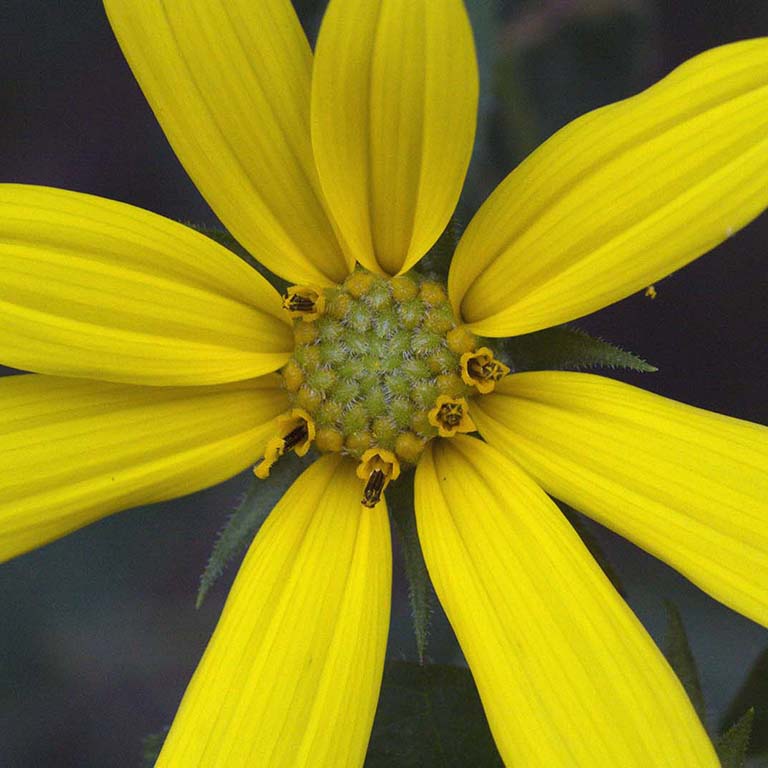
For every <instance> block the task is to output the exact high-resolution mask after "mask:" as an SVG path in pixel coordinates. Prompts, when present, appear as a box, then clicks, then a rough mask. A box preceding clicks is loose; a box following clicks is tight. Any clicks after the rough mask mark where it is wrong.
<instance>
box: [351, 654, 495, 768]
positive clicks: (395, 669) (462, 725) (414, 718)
mask: <svg viewBox="0 0 768 768" xmlns="http://www.w3.org/2000/svg"><path fill="white" fill-rule="evenodd" d="M438 766H439V768H467V767H468V766H471V767H472V768H503V763H502V761H501V758H500V757H499V754H498V752H497V751H496V746H495V745H494V743H493V738H492V737H491V733H490V730H489V729H488V723H487V721H486V719H485V713H484V712H483V707H482V705H481V703H480V697H479V696H478V694H477V689H476V688H475V683H474V681H473V680H472V676H471V675H470V673H469V670H468V669H466V668H463V667H450V666H442V665H428V666H420V665H418V664H414V663H408V662H403V661H389V662H387V664H386V666H385V668H384V681H383V684H382V689H381V697H380V699H379V706H378V709H377V711H376V719H375V721H374V723H373V732H372V734H371V741H370V744H369V747H368V755H367V757H366V760H365V768H437V767H438Z"/></svg>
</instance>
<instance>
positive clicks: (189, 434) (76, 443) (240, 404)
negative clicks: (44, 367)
mask: <svg viewBox="0 0 768 768" xmlns="http://www.w3.org/2000/svg"><path fill="white" fill-rule="evenodd" d="M286 404H287V403H286V398H285V394H284V393H283V392H282V390H281V389H280V388H279V381H278V379H277V377H276V376H266V377H262V378H260V379H255V380H253V381H244V382H238V383H236V384H225V385H221V386H216V387H136V386H131V385H125V384H110V383H106V382H100V381H83V380H80V379H62V378H57V377H55V376H35V375H21V376H8V377H5V378H2V379H0V467H2V469H1V470H0V561H2V560H7V559H8V558H10V557H13V556H15V555H18V554H20V553H22V552H26V551H27V550H29V549H32V548H34V547H37V546H40V545H42V544H45V543H46V542H48V541H50V540H51V539H55V538H57V537H59V536H63V535H64V534H65V533H69V532H70V531H74V530H76V529H77V528H81V527H82V526H84V525H87V524H88V523H91V522H93V521H94V520H98V519H99V518H101V517H104V516H105V515H108V514H111V513H112V512H118V511H120V510H123V509H128V508H130V507H135V506H138V505H140V504H149V503H152V502H155V501H162V500H164V499H171V498H175V497H176V496H184V495H186V494H188V493H192V492H193V491H198V490H200V489H201V488H206V487H208V486H210V485H214V484H216V483H219V482H221V481H222V480H226V479H227V478H228V477H231V476H232V475H234V474H236V473H238V472H240V471H241V470H243V469H245V468H246V467H247V466H248V465H249V464H250V463H252V462H253V461H255V459H256V457H258V455H259V450H260V448H261V447H262V446H263V444H264V441H265V440H266V439H267V438H268V437H269V436H270V434H271V425H270V423H269V422H270V420H271V419H273V418H274V417H275V416H276V415H277V414H279V413H280V412H281V411H282V410H284V409H285V407H286Z"/></svg>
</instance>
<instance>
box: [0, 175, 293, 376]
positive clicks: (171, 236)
mask: <svg viewBox="0 0 768 768" xmlns="http://www.w3.org/2000/svg"><path fill="white" fill-rule="evenodd" d="M0 316H2V322H0V362H1V363H3V364H5V365H10V366H12V367H14V368H20V369H23V370H28V371H35V372H37V373H48V374H54V375H62V376H75V377H86V378H93V379H104V380H106V381H119V382H126V383H131V384H153V385H187V384H218V383H222V382H227V381H238V380H241V379H247V378H251V377H254V376H260V375H262V374H265V373H269V372H270V371H274V370H276V369H277V368H279V367H280V366H281V365H282V364H284V363H285V362H286V361H287V359H288V357H289V355H290V351H289V350H291V348H292V336H291V332H290V328H289V326H288V325H287V324H286V321H287V318H286V317H284V313H283V312H282V310H281V309H280V297H279V296H278V294H277V292H276V291H275V290H274V289H273V288H272V287H271V286H270V285H269V283H267V281H266V280H264V278H263V277H261V275H259V274H258V272H256V271H255V270H254V269H252V268H250V267H248V266H247V265H246V264H245V263H244V262H243V261H241V260H240V259H238V258H237V257H236V256H235V255H234V254H232V253H230V252H229V251H227V250H226V249H225V248H222V247H221V246H220V245H218V244H217V243H215V242H213V240H210V239H209V238H207V237H204V236H203V235H201V234H199V233H197V232H195V231H193V230H191V229H189V228H188V227H184V226H182V225H181V224H177V223H176V222H173V221H170V220H169V219H165V218H163V217H162V216H157V215H156V214H153V213H149V212H148V211H143V210H141V209H140V208H134V207H133V206H130V205H125V204H123V203H116V202H113V201H111V200H105V199H104V198H100V197H93V196H92V195H83V194H80V193H77V192H67V191H64V190H60V189H51V188H48V187H34V186H26V185H17V184H0Z"/></svg>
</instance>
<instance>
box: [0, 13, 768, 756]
mask: <svg viewBox="0 0 768 768" xmlns="http://www.w3.org/2000/svg"><path fill="white" fill-rule="evenodd" d="M295 4H296V6H297V9H298V10H299V12H300V13H301V15H302V19H303V21H304V22H305V26H306V28H307V30H308V33H309V34H310V36H313V35H314V34H315V32H316V29H317V24H318V23H319V18H320V16H321V14H322V9H323V7H324V5H325V2H324V0H296V3H295ZM467 4H468V6H470V11H471V14H472V16H473V23H474V26H475V30H476V35H477V40H478V54H479V58H480V62H481V69H482V77H483V99H482V109H481V116H480V125H479V130H478V146H477V151H476V155H475V159H474V163H473V168H472V171H471V174H470V178H469V180H468V183H467V189H466V191H465V196H464V200H463V203H462V214H463V215H469V214H470V213H471V212H472V210H473V209H475V208H476V207H477V205H478V204H479V202H480V201H481V200H482V199H483V197H485V196H486V195H487V194H488V192H489V191H490V190H491V189H492V188H493V186H494V185H495V184H496V183H497V182H498V181H499V180H500V179H501V178H503V176H504V175H506V173H507V172H508V171H509V170H510V169H511V168H512V167H513V166H514V165H515V163H516V162H518V161H519V160H520V159H521V158H522V157H524V156H525V154H527V153H528V152H529V151H530V150H531V149H532V148H533V147H534V146H535V145H536V144H538V143H539V142H540V141H541V140H543V139H544V138H546V137H547V136H548V135H550V134H551V133H552V132H553V131H555V130H556V129H557V128H559V127H560V126H561V125H563V124H564V123H565V122H567V121H568V120H570V119H571V118H573V117H575V116H577V115H578V114H580V113H582V112H584V111H586V110H588V109H591V108H594V107H597V106H600V105H602V104H605V103H607V102H609V101H613V100H615V99H618V98H622V97H624V96H628V95H631V94H632V93H634V92H636V91H637V90H639V89H641V88H642V87H645V86H646V85H649V84H650V83H651V82H653V81H654V80H656V79H658V78H659V77H660V76H662V75H663V74H665V73H666V72H668V71H669V70H670V69H671V68H673V67H674V66H676V65H677V64H679V63H681V62H682V61H683V60H684V59H686V58H688V57H690V56H692V55H694V54H696V53H698V52H700V51H702V50H704V49H706V48H709V47H712V46H715V45H718V44H721V43H726V42H730V41H733V40H737V39H741V38H746V37H751V36H756V35H760V34H766V33H768V4H767V3H765V1H764V0H739V2H733V3H724V2H715V1H714V0H713V2H711V3H708V2H701V1H700V0H675V1H674V2H672V1H671V0H670V1H669V2H662V1H661V0H530V1H529V2H523V0H518V1H517V2H513V1H512V0H498V2H494V0H470V1H468V3H467ZM0 39H2V41H3V44H2V46H0V72H2V76H1V77H0V112H1V113H2V120H0V178H1V180H2V181H14V182H29V183H36V184H46V185H52V186H58V187H65V188H68V189H74V190H80V191H84V192H91V193H95V194H98V195H103V196H106V197H110V198H114V199H117V200H123V201H126V202H130V203H133V204H135V205H139V206H142V207H145V208H148V209H150V210H153V211H156V212H159V213H162V214H165V215H166V216H169V217H171V218H175V219H180V220H184V221H193V222H199V223H212V222H213V221H214V219H213V216H212V214H211V212H210V210H209V209H208V207H207V206H206V204H205V203H204V202H203V200H202V199H201V198H200V196H199V195H198V193H197V192H196V190H195V188H194V187H193V186H192V184H191V183H190V182H189V180H188V179H187V177H186V176H185V174H184V171H183V170H182V168H181V166H180V165H179V164H178V162H177V161H176V159H175V157H174V155H173V153H172V152H171V150H170V148H169V146H168V145H167V143H166V141H165V139H164V137H163V134H162V132H161V131H160V129H159V127H158V126H157V124H156V123H155V121H154V119H153V117H152V114H151V112H150V111H149V109H148V107H147V105H146V103H145V102H144V100H143V97H142V95H141V93H140V91H139V89H138V87H137V85H136V84H135V82H134V80H133V78H132V76H131V74H130V71H129V70H128V67H127V65H126V64H125V63H124V61H123V59H122V56H121V54H120V51H119V49H118V47H117V45H116V43H115V41H114V38H113V36H112V34H111V32H110V29H109V26H108V25H107V23H106V19H105V16H104V13H103V11H102V8H101V6H100V4H99V3H98V2H96V0H67V1H66V2H57V1H56V0H3V2H2V4H1V6H0ZM766 241H768V217H766V216H763V217H762V218H761V219H760V220H758V221H757V222H755V223H754V224H752V225H751V226H749V227H748V228H747V229H746V230H744V231H742V232H740V233H738V234H737V235H736V236H734V237H733V238H732V239H731V240H729V241H728V242H727V243H725V244H723V245H722V246H721V247H719V248H718V249H716V250H715V251H714V252H713V253H711V254H709V255H707V256H704V257H702V258H701V259H699V260H698V261H697V262H696V263H694V264H693V265H691V266H689V267H687V268H686V269H684V270H682V271H681V272H679V273H678V274H676V275H674V276H672V277H670V278H668V279H666V280H664V281H662V282H660V283H659V284H657V286H656V287H657V290H658V296H657V298H656V299H655V300H653V301H651V300H650V299H648V298H646V297H644V296H642V295H636V296H632V297H630V298H628V299H626V300H625V301H623V302H621V303H619V304H617V305H615V306H613V307H611V308H609V309H607V310H604V311H602V312H600V313H598V314H596V315H593V316H591V317H589V318H585V319H584V320H583V321H581V322H580V323H579V325H581V326H582V327H584V328H585V329H587V330H589V331H591V332H593V333H595V334H598V335H600V336H603V337H604V338H606V339H608V340H611V341H614V342H616V343H618V344H620V345H622V346H624V347H625V348H628V349H630V350H632V351H634V352H636V353H638V354H639V355H641V356H642V357H644V358H646V359H648V360H650V361H651V362H653V363H654V364H655V365H657V366H659V368H660V371H659V372H658V373H656V374H646V375H642V376H639V375H623V374H620V373H618V374H616V375H617V376H618V377H620V378H624V379H625V380H628V381H632V382H633V383H639V384H641V385H642V386H644V387H646V388H648V389H651V390H653V391H656V392H659V393H661V394H664V395H666V396H669V397H673V398H676V399H680V400H684V401H686V402H688V403H691V404H694V405H697V406H700V407H704V408H709V409H712V410H717V411H721V412H723V413H727V414H729V415H732V416H738V417H741V418H744V419H750V420H753V421H759V422H762V423H765V422H766V421H768V398H766V387H765V376H766V371H767V370H768V366H767V365H766V363H767V362H768V353H767V352H766V338H768V322H767V321H766V312H765V298H766V292H765V289H766V283H767V282H768V281H767V279H766V278H767V277H768V274H767V271H766V263H768V262H767V260H766ZM245 482H246V479H245V478H244V477H240V478H234V479H233V480H231V481H230V482H228V483H225V484H224V485H222V486H220V487H218V488H214V489H210V490H208V491H206V492H204V493H201V494H198V495H196V496H194V497H189V498H186V499H182V500H180V501H176V502H173V503H166V504H161V505H157V506H154V507H151V508H143V509H137V510H132V511H129V512H126V513H124V514H121V515H117V516H115V517H113V518H111V519H108V520H105V521H103V522H101V523H98V524H96V525H93V526H91V527H89V528H87V529H85V530H82V531H80V532H78V533H76V534H73V535H71V536H69V537H67V538H65V539H64V540H61V541H59V542H56V543H53V544H51V545H49V546H47V547H45V548H43V549H42V550H40V551H38V552H33V553H30V554H28V555H25V556H23V557H21V558H19V559H17V560H15V561H13V562H11V563H8V564H6V565H4V566H2V567H0V766H2V768H38V766H39V767H41V768H65V767H66V768H75V767H77V768H90V767H91V766H94V767H96V766H99V767H101V766H126V767H131V766H137V765H138V764H139V762H140V759H139V758H140V752H141V739H142V737H143V736H145V735H146V734H149V733H153V732H156V731H159V730H161V729H162V728H163V726H164V725H166V724H167V723H169V722H170V720H171V719H172V717H173V714H174V711H175V708H176V705H177V703H178V701H179V699H180V697H181V694H182V693H183V690H184V687H185V685H186V683H187V681H188V679H189V676H190V674H191V673H192V671H193V669H194V667H195V664H196V662H197V660H198V659H199V657H200V655H201V653H202V650H203V648H204V646H205V643H206V641H207V639H208V637H209V635H210V633H211V631H212V629H213V626H214V624H215V621H216V617H217V615H218V613H219V611H220V608H221V605H222V603H223V600H224V597H225V595H226V589H227V587H228V585H229V583H230V581H231V578H232V575H233V571H232V570H230V572H229V573H228V574H226V575H225V577H224V578H223V579H222V581H221V583H220V584H219V585H218V586H217V587H216V588H215V589H214V591H213V593H212V594H211V595H210V597H209V598H208V600H207V601H206V603H205V605H204V606H203V608H202V609H201V610H199V611H196V610H195V609H194V598H195V593H196V589H197V584H198V578H199V575H200V572H201V570H202V568H203V567H204V565H205V562H206V559H207V556H208V554H209V552H210V548H211V545H212V542H213V539H214V536H215V533H216V531H217V530H218V529H219V528H220V527H221V525H222V523H223V521H224V519H225V516H226V514H227V513H228V511H230V510H231V508H232V506H233V504H234V503H235V501H236V499H237V497H238V495H239V493H240V492H241V491H242V489H243V488H244V485H245ZM591 530H592V531H593V533H594V535H595V536H596V537H597V538H598V539H599V541H600V542H601V544H602V545H603V547H604V548H605V550H606V552H607V556H608V558H609V560H610V561H611V562H612V564H613V565H614V567H615V568H616V569H617V571H618V572H619V574H620V577H621V580H622V582H623V584H624V586H625V589H626V591H627V594H628V598H629V602H630V604H631V605H632V607H633V609H634V610H635V611H636V612H637V613H638V615H639V616H640V618H641V619H642V620H643V622H644V623H645V624H646V626H647V627H648V628H649V629H650V631H651V633H652V634H653V635H654V637H656V638H657V639H658V640H660V641H661V640H662V638H663V634H664V626H665V621H664V610H663V600H664V599H670V600H672V601H674V602H675V603H676V604H677V605H678V606H679V608H680V610H681V612H682V615H683V619H684V621H685V624H686V628H687V629H688V632H689V635H690V638H691V645H692V648H693V651H694V654H695V656H696V659H697V661H698V663H699V665H700V668H701V674H702V678H703V686H704V691H705V695H706V698H707V704H708V720H709V722H710V725H713V726H716V725H717V723H718V722H719V720H720V718H721V717H722V716H723V713H724V712H725V710H726V709H727V707H728V704H729V702H730V700H731V698H732V697H733V695H734V694H735V693H736V691H737V690H738V689H739V687H740V686H741V685H742V682H743V680H744V678H745V676H746V675H747V673H748V671H749V669H750V667H751V665H752V664H753V662H754V661H755V659H756V658H757V656H758V655H759V653H760V652H761V651H762V650H763V649H765V648H766V647H767V646H768V631H766V630H765V629H763V628H760V627H758V626H757V625H755V624H753V623H752V622H750V621H748V620H747V619H744V618H743V617H741V616H738V615H737V614H735V613H733V612H732V611H730V610H728V609H727V608H725V607H723V606H721V605H719V604H717V603H715V602H714V601H713V600H711V599H710V598H708V597H707V596H706V595H704V594H703V593H701V592H700V591H699V590H697V589H696V588H694V587H692V586H691V585H689V584H688V583H687V582H686V581H685V580H684V579H683V578H681V577H680V576H678V575H677V574H676V573H674V572H673V571H672V570H670V569H669V568H667V567H666V566H664V565H662V564H661V563H659V562H658V561H656V560H654V559H653V558H651V557H650V556H647V555H645V554H644V553H642V552H640V551H639V550H637V549H636V548H635V547H633V546H632V545H630V544H628V543H626V542H624V541H622V540H620V539H618V538H617V537H615V536H613V535H611V534H609V533H608V532H606V531H604V530H602V529H600V528H599V527H598V526H595V525H592V526H591ZM395 578H396V583H395V591H396V595H395V599H394V602H393V619H392V632H391V637H390V648H389V656H390V657H392V658H407V659H413V658H415V648H414V643H413V640H412V633H411V629H410V622H409V618H408V605H407V600H406V587H405V584H404V582H403V579H402V576H401V573H400V572H399V571H396V576H395ZM429 654H430V657H431V658H432V659H434V660H436V661H441V662H457V661H459V659H460V655H459V652H458V650H457V648H456V645H455V641H454V640H453V639H452V637H451V635H450V630H449V629H448V627H447V626H446V624H445V622H444V620H443V619H440V618H438V623H437V627H436V630H435V632H434V636H433V642H432V645H431V646H430V649H429Z"/></svg>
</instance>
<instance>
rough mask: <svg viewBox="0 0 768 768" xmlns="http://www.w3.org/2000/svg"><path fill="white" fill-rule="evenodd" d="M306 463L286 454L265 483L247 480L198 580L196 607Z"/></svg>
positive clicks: (263, 481)
mask: <svg viewBox="0 0 768 768" xmlns="http://www.w3.org/2000/svg"><path fill="white" fill-rule="evenodd" d="M308 464H309V460H308V459H307V458H306V457H305V458H304V459H299V458H298V457H297V456H296V454H294V453H289V454H287V455H286V456H282V457H281V458H280V461H278V462H277V463H276V464H275V465H274V466H273V467H272V471H271V472H270V475H269V477H268V478H267V479H266V480H258V479H257V478H255V477H254V478H253V479H252V480H251V484H250V486H249V488H248V490H247V491H246V492H245V495H244V496H243V498H242V499H241V500H240V503H239V504H238V506H237V508H236V509H235V511H234V512H233V513H232V514H231V516H230V518H229V520H228V521H227V523H226V525H225V526H224V528H222V530H221V531H220V532H219V535H218V538H217V539H216V543H215V544H214V546H213V551H212V552H211V556H210V558H209V560H208V564H207V565H206V566H205V570H204V571H203V574H202V576H201V577H200V588H199V590H198V592H197V600H196V601H195V605H196V607H198V608H199V607H200V606H201V605H202V604H203V600H205V596H206V595H207V594H208V591H209V590H210V588H211V587H212V586H213V585H214V584H215V583H216V581H217V580H218V578H219V576H221V574H222V573H223V572H224V568H225V567H226V566H227V564H228V563H229V562H230V561H232V560H233V559H234V558H235V557H238V556H239V555H242V554H243V553H244V552H245V550H246V549H247V548H248V545H249V544H250V543H251V541H253V537H254V536H255V535H256V533H257V531H258V530H259V528H260V527H261V524H262V523H263V522H264V520H266V518H267V515H268V514H269V513H270V512H271V511H272V508H273V507H274V506H275V504H277V502H278V501H279V500H280V498H281V497H282V495H283V493H285V491H286V489H287V488H288V486H289V485H291V483H292V482H293V481H294V480H295V479H296V478H297V477H298V475H299V474H300V473H301V472H302V470H303V469H304V468H305V467H306V466H307V465H308Z"/></svg>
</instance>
